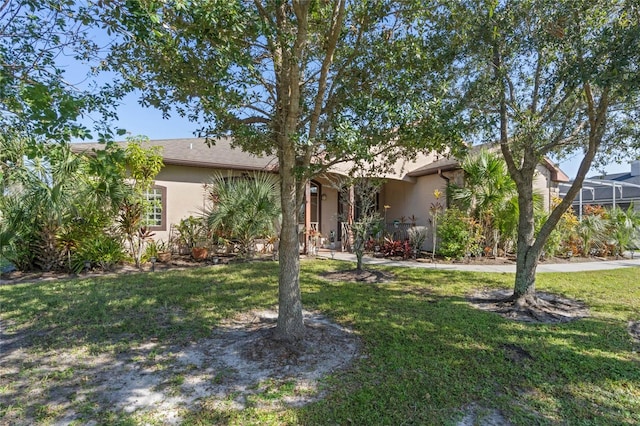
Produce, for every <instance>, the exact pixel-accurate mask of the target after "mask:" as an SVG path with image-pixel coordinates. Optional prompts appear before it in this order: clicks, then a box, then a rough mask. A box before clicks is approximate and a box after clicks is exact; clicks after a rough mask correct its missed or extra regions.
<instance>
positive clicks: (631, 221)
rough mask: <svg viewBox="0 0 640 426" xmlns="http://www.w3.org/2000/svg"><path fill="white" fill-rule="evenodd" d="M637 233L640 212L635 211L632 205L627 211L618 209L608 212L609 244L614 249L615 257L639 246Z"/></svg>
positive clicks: (639, 241) (639, 240)
mask: <svg viewBox="0 0 640 426" xmlns="http://www.w3.org/2000/svg"><path fill="white" fill-rule="evenodd" d="M639 232H640V212H637V211H635V209H634V207H633V205H630V206H629V207H628V208H627V210H623V209H621V208H619V207H616V208H613V209H611V210H609V229H608V235H609V242H610V243H611V244H612V245H613V246H614V247H615V252H614V254H615V255H616V256H622V255H623V253H624V251H625V250H628V249H633V248H637V247H639V246H640V236H639Z"/></svg>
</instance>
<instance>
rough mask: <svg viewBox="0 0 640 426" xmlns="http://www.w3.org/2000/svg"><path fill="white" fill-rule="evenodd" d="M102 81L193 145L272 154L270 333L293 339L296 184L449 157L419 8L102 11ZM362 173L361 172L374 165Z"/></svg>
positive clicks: (140, 6) (382, 4)
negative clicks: (179, 129) (190, 127)
mask: <svg viewBox="0 0 640 426" xmlns="http://www.w3.org/2000/svg"><path fill="white" fill-rule="evenodd" d="M104 5H106V7H100V8H99V9H98V13H101V14H102V16H103V18H104V20H105V22H106V25H107V26H108V27H109V28H110V29H111V30H112V31H117V32H118V34H119V35H120V37H121V41H122V42H120V43H117V44H116V45H115V46H114V50H113V54H112V57H111V61H112V63H113V64H114V65H113V69H114V70H117V71H119V72H120V73H121V75H123V76H124V77H125V78H126V79H127V80H128V82H129V83H131V84H132V85H133V86H134V87H137V88H139V89H140V90H141V92H142V98H141V100H142V103H143V104H144V105H150V106H154V107H156V108H159V109H161V110H162V111H164V113H165V114H169V112H170V110H171V108H176V110H177V111H178V112H179V113H180V114H183V115H185V116H187V117H189V118H191V119H193V120H200V121H201V122H203V123H205V125H204V126H203V128H202V129H201V133H202V135H205V136H208V137H211V138H212V139H211V141H212V142H213V141H214V140H215V139H213V138H215V137H216V136H221V135H231V136H233V140H234V143H235V145H236V146H239V147H241V148H242V149H244V150H246V151H249V152H253V153H256V154H263V153H269V154H277V156H278V160H279V168H280V170H279V176H280V194H281V210H282V221H283V223H282V230H281V234H280V266H281V267H280V290H279V291H280V305H279V306H280V310H279V319H278V327H277V330H278V332H277V334H278V336H279V337H282V338H287V339H288V338H291V337H294V338H295V337H300V336H301V335H302V333H303V325H302V309H301V307H302V305H301V301H300V291H299V259H298V249H299V248H298V224H297V214H298V211H299V206H300V204H301V203H302V200H303V195H304V185H305V183H306V181H307V179H309V178H310V177H312V176H314V175H316V174H318V173H320V172H322V171H324V170H326V169H327V168H328V167H330V166H331V165H333V164H335V163H337V162H342V161H349V160H351V161H354V162H356V163H359V164H369V165H371V164H375V165H376V167H378V168H380V167H384V166H385V165H386V166H390V165H391V164H393V162H394V160H395V159H396V158H398V157H399V156H406V157H411V156H414V155H415V154H416V153H417V152H419V151H424V150H432V149H444V148H445V147H451V146H454V147H455V145H456V142H457V141H459V138H458V137H457V129H458V126H457V123H456V120H457V119H458V117H459V115H457V114H455V110H454V106H455V104H453V103H448V102H447V101H446V99H447V98H446V96H445V95H446V93H447V91H448V89H449V88H448V85H447V74H446V73H445V72H444V71H445V70H446V66H445V65H446V64H447V61H446V55H447V54H448V52H449V46H448V44H447V43H445V42H444V41H445V39H444V38H442V37H441V36H442V34H441V33H440V32H439V29H438V28H437V27H436V26H434V25H432V20H431V16H430V11H432V10H436V5H435V3H434V4H431V3H427V4H425V3H421V4H415V3H413V2H394V1H386V0H375V1H368V2H359V1H347V0H332V1H322V2H320V1H302V0H293V1H284V2H273V1H260V0H254V1H243V2H238V1H213V0H205V1H198V2H195V1H190V0H178V1H173V2H170V3H165V2H157V1H152V0H138V1H127V2H124V1H110V2H105V3H104ZM374 160H375V161H374Z"/></svg>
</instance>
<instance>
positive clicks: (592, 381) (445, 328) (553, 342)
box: [298, 272, 640, 424]
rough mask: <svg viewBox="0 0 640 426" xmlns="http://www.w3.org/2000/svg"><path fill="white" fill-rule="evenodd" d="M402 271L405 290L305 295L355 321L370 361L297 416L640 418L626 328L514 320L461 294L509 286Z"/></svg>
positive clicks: (348, 289) (351, 286)
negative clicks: (471, 410) (491, 412)
mask: <svg viewBox="0 0 640 426" xmlns="http://www.w3.org/2000/svg"><path fill="white" fill-rule="evenodd" d="M402 275H403V274H399V277H398V280H399V281H400V282H401V283H402V284H400V285H388V284H386V285H374V286H365V285H361V284H357V283H343V284H342V285H341V287H342V288H340V290H341V291H338V290H337V287H339V286H340V285H339V284H335V285H329V286H327V285H325V287H324V289H325V290H324V291H320V292H314V293H313V294H312V295H310V297H307V301H308V302H309V299H315V300H318V301H319V303H321V304H322V306H323V308H324V309H327V310H329V311H330V312H331V315H333V316H334V317H335V318H338V319H344V320H346V321H349V322H350V323H351V325H352V327H353V328H354V329H356V330H357V331H358V332H359V333H360V334H361V335H362V338H363V341H364V345H365V347H367V348H368V354H367V359H366V360H365V361H363V362H362V363H361V365H360V366H359V368H358V369H357V370H354V371H351V372H349V373H341V374H340V376H339V377H338V378H336V379H335V381H336V383H339V386H338V385H336V386H335V388H334V389H333V392H332V393H331V394H330V396H329V397H328V398H327V399H326V400H325V401H321V402H318V403H316V404H313V405H311V406H309V407H306V408H304V409H303V410H302V412H301V413H299V414H298V415H299V416H300V418H302V419H303V421H302V422H303V423H315V422H319V423H320V424H331V423H337V424H340V423H345V422H347V421H352V422H354V423H356V424H366V423H389V424H392V423H395V422H402V421H404V422H409V423H423V424H437V423H442V422H443V421H445V422H449V421H451V420H452V419H453V418H454V417H455V413H456V412H458V413H459V414H458V416H459V417H458V418H462V416H463V414H464V408H462V407H466V406H468V405H469V404H470V403H476V404H479V405H480V406H483V407H488V408H489V409H494V408H497V409H499V410H500V411H501V412H502V413H505V415H506V416H507V417H508V418H509V419H510V420H511V421H512V422H513V423H514V424H545V423H548V424H554V423H563V422H568V421H576V422H581V421H584V422H594V423H598V424H623V423H635V422H638V421H640V414H638V413H640V400H639V399H638V398H635V399H633V398H631V399H630V397H631V395H634V394H635V395H637V394H638V393H639V392H640V371H639V369H638V368H637V367H638V357H637V356H636V355H634V354H633V353H632V352H631V346H630V342H629V336H628V335H627V333H626V330H625V324H623V323H621V322H620V321H614V320H609V319H603V318H588V319H582V320H578V321H574V322H571V323H565V324H523V323H517V322H514V321H510V320H506V319H503V318H501V317H499V316H498V315H496V314H493V313H488V312H482V311H479V310H477V309H475V308H473V307H471V306H470V305H469V303H468V302H467V300H466V298H465V297H464V296H463V294H465V293H468V291H470V290H471V289H473V288H482V287H486V286H489V287H495V286H499V285H504V281H502V280H501V279H496V280H494V279H492V278H489V277H488V276H487V275H478V274H465V275H462V274H452V273H450V272H449V273H434V272H424V273H423V275H422V282H420V281H413V284H407V283H408V282H411V281H412V280H410V279H409V280H407V279H406V278H403V276H402ZM492 277H493V276H492ZM461 279H462V280H464V281H465V282H466V290H464V291H460V292H459V293H460V295H445V294H442V292H441V291H440V287H442V286H443V285H444V284H443V283H446V282H451V281H458V280H461ZM426 282H428V283H430V284H423V283H426ZM454 285H455V283H454ZM332 294H339V296H334V297H332ZM311 302H313V300H311ZM343 389H347V391H344V390H343ZM595 404H597V406H596V405H595ZM621 407H623V408H624V409H621ZM443 411H444V412H446V413H448V415H449V416H451V417H449V419H448V420H446V419H447V414H444V415H443ZM443 419H444V420H443Z"/></svg>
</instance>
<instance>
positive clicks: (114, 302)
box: [0, 261, 640, 425]
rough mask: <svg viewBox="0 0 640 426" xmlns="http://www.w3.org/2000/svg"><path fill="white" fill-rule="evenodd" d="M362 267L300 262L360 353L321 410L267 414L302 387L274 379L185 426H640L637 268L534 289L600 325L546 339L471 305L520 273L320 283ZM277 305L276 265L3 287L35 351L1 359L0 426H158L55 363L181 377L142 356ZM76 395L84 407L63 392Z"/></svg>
mask: <svg viewBox="0 0 640 426" xmlns="http://www.w3.org/2000/svg"><path fill="white" fill-rule="evenodd" d="M351 266H352V265H349V264H344V263H339V262H331V261H314V262H304V263H303V271H302V276H301V283H302V292H303V302H304V304H305V308H307V309H317V310H320V311H322V312H323V313H324V314H326V315H328V316H329V317H331V318H332V319H333V320H334V321H336V322H339V323H341V324H344V325H348V326H349V327H351V328H352V329H353V330H355V331H356V332H357V333H358V334H359V335H360V337H361V339H362V342H363V346H364V347H363V352H364V355H365V356H364V357H363V358H362V359H360V360H359V361H358V362H357V363H356V364H355V365H354V366H353V367H352V368H351V369H349V370H347V371H340V372H336V373H335V374H334V375H333V376H332V377H329V378H327V380H326V381H325V383H324V387H325V389H324V391H325V393H326V396H325V398H323V399H322V400H320V401H318V402H315V403H312V404H310V405H307V406H305V407H302V408H289V409H282V408H274V407H281V406H279V405H272V404H269V402H271V401H273V400H276V399H280V398H285V397H287V396H289V395H291V394H292V392H293V387H292V384H291V383H290V382H287V381H284V382H281V381H276V380H265V381H264V382H263V383H261V384H260V388H259V389H258V390H259V392H258V393H257V394H256V397H255V398H256V401H255V404H250V405H249V408H247V409H245V410H242V411H237V410H235V409H234V407H233V404H231V401H232V398H231V397H230V399H229V401H230V403H229V404H228V406H226V405H220V404H213V403H211V404H210V403H209V402H208V399H207V398H206V397H203V398H202V399H201V400H200V401H199V404H197V406H194V407H191V408H190V409H189V410H186V411H185V412H184V413H182V418H183V422H184V423H185V424H192V425H205V424H219V423H225V424H243V425H244V424H406V423H409V424H455V422H456V421H458V420H460V419H462V417H463V416H464V413H463V408H464V407H468V406H469V405H471V404H473V405H474V406H477V407H481V409H484V410H486V411H490V410H498V411H499V412H500V413H501V414H502V415H503V416H504V417H505V418H507V419H508V420H509V421H511V422H512V423H513V424H519V425H520V424H523V425H527V424H531V425H538V424H557V423H565V424H566V423H571V424H585V425H589V424H593V425H596V424H638V423H640V357H639V356H638V354H637V353H636V351H637V350H638V349H639V345H638V343H634V342H633V341H632V340H631V338H630V336H629V335H628V333H627V331H626V327H627V323H628V321H630V320H633V321H638V320H640V282H639V281H638V279H637V277H638V270H637V269H622V270H614V271H602V272H589V273H579V274H540V275H538V289H540V290H544V291H548V292H554V293H558V294H561V295H563V296H565V297H571V298H579V299H581V300H583V301H585V302H586V303H587V304H588V305H589V307H590V308H591V313H592V316H591V317H590V318H587V319H583V320H579V321H575V322H571V323H567V324H555V325H543V324H524V323H516V322H511V321H508V320H505V319H503V318H501V317H499V316H498V315H496V314H491V313H487V312H482V311H479V310H476V309H474V308H472V307H471V306H470V305H469V304H468V303H467V302H466V300H465V296H466V295H467V294H469V293H470V292H471V291H473V290H475V289H478V288H498V287H510V286H511V285H512V281H513V275H510V274H479V273H461V272H449V271H438V270H426V269H393V273H394V275H395V277H396V279H395V280H394V281H392V282H389V283H382V284H363V283H355V282H333V281H328V280H324V279H322V278H321V275H322V274H323V273H325V272H327V271H333V270H337V269H348V268H350V267H351ZM276 304H277V264H274V263H254V264H244V265H233V266H224V267H223V266H217V267H211V268H203V269H193V270H188V271H175V272H167V273H155V274H137V275H128V276H121V277H117V278H100V279H78V280H71V281H64V282H53V283H51V282H50V283H35V284H19V285H12V286H3V287H0V320H1V321H2V327H1V328H0V337H1V338H2V339H3V340H5V341H7V342H9V345H14V346H15V345H18V343H11V342H12V341H13V342H15V341H18V342H20V343H19V345H21V346H26V347H27V348H28V351H27V354H28V357H27V358H26V359H24V360H23V362H21V363H20V364H11V365H5V366H4V367H2V360H3V358H4V355H3V354H0V369H2V368H4V369H5V371H3V373H4V374H1V375H0V423H2V419H3V418H5V420H6V419H9V420H10V423H18V424H20V423H21V422H22V423H24V424H28V423H32V422H34V421H36V422H40V423H42V424H48V423H56V422H63V423H64V418H62V417H61V416H62V414H61V413H63V412H65V410H68V408H69V407H71V408H72V409H73V410H74V411H75V412H76V413H78V416H79V421H78V423H81V424H84V423H87V422H89V421H92V420H93V421H95V422H97V423H98V424H126V425H129V424H131V425H135V424H158V421H157V420H155V417H154V415H153V413H140V412H137V413H136V412H134V413H125V412H117V411H114V410H113V407H112V406H110V405H108V404H106V403H104V402H103V401H102V400H101V398H100V394H99V390H100V389H99V387H98V386H97V385H96V384H95V383H93V382H92V380H91V377H85V376H84V374H83V372H84V371H85V367H86V366H85V365H68V364H69V363H68V362H66V361H67V360H65V359H56V358H55V357H56V354H57V353H58V351H60V350H62V349H64V350H65V351H67V352H70V353H75V354H77V357H76V358H74V359H75V360H78V359H81V360H82V361H83V362H85V363H88V364H92V363H93V364H95V363H99V362H100V360H102V359H105V357H113V356H115V357H120V356H122V355H124V354H127V355H128V356H129V357H130V358H131V359H134V358H135V360H136V361H137V362H140V363H143V364H144V365H145V366H147V367H148V368H149V369H160V368H170V364H171V362H170V360H166V359H161V357H159V355H158V354H157V353H156V350H155V349H150V350H148V351H146V352H145V351H142V352H141V350H140V349H139V348H141V347H143V348H144V347H145V345H146V344H149V343H150V342H155V343H156V344H158V345H160V346H170V345H186V344H188V343H190V342H194V341H197V340H199V339H201V338H204V337H207V336H208V335H209V334H210V331H211V330H212V329H213V328H215V327H216V326H217V325H218V324H219V322H220V321H221V320H222V319H224V318H228V317H231V316H233V315H234V314H235V313H237V312H242V311H248V310H251V309H268V308H270V307H273V306H275V305H276ZM16 339H17V340H16ZM14 346H7V345H6V344H4V345H3V346H2V349H3V351H5V352H6V351H10V350H14V349H15V347H14ZM155 347H157V346H154V348H155ZM7 348H8V349H7ZM43 359H47V362H46V363H45V365H47V367H46V368H43V367H42V365H41V362H40V361H41V360H43ZM75 362H76V363H77V361H75ZM181 374H182V373H180V372H177V373H176V375H174V376H173V377H172V378H171V379H170V380H169V381H168V382H167V383H165V384H164V388H165V389H168V390H169V391H170V392H169V393H170V394H173V393H175V392H180V386H181V385H182V383H183V381H184V377H183V376H182V375H181ZM226 375H227V373H225V372H220V373H219V376H216V378H215V380H226ZM18 379H19V380H18ZM71 385H74V386H76V387H77V386H79V387H80V389H82V390H83V392H82V393H80V392H75V393H65V392H64V389H65V388H66V387H70V386H71ZM250 402H251V401H250Z"/></svg>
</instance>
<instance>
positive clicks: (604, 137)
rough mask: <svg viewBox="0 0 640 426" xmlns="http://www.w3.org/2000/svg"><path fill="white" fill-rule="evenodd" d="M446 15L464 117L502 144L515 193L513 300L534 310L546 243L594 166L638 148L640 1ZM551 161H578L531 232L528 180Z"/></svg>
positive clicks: (493, 6)
mask: <svg viewBox="0 0 640 426" xmlns="http://www.w3.org/2000/svg"><path fill="white" fill-rule="evenodd" d="M449 12H450V14H451V17H452V21H453V22H455V24H454V25H455V26H456V28H455V33H456V34H455V36H454V39H456V40H458V46H460V47H461V48H460V50H459V51H458V53H459V55H460V56H459V62H458V63H459V64H460V69H461V70H462V71H463V73H464V78H462V79H461V80H460V85H459V86H458V87H459V88H460V89H461V93H462V94H464V96H465V100H466V101H467V107H468V109H467V111H468V115H467V116H468V117H469V119H470V120H471V122H472V124H473V125H474V127H475V129H477V130H478V132H477V133H476V136H481V137H482V138H483V140H485V141H492V142H493V141H498V143H499V145H500V148H501V151H502V154H503V155H504V158H505V160H506V162H507V166H508V170H509V173H510V175H511V177H512V178H513V180H514V181H515V182H516V186H517V190H518V205H519V223H518V240H517V272H516V277H515V286H514V293H513V296H512V298H511V299H512V300H513V301H514V306H515V307H517V308H519V307H531V306H535V305H537V304H538V303H539V300H538V299H537V298H536V293H535V276H536V267H537V264H538V260H539V257H540V255H541V253H542V250H543V248H544V244H545V242H546V241H547V239H548V237H549V235H550V233H551V232H552V231H553V229H554V228H555V226H556V225H557V223H558V221H559V220H560V218H561V216H562V214H563V213H564V212H565V211H566V210H567V209H568V208H569V207H570V206H571V204H572V202H573V200H574V198H575V196H576V195H577V194H578V191H580V188H581V186H582V183H583V181H584V179H585V176H586V175H587V173H588V171H589V169H590V167H591V166H592V164H595V163H597V162H602V161H606V160H607V159H609V160H610V159H612V158H616V159H620V158H624V156H625V155H627V156H631V155H632V152H634V151H635V150H637V148H638V146H639V145H640V139H638V130H639V126H638V123H639V122H640V121H639V119H640V117H639V115H640V113H639V111H640V109H639V98H640V96H639V95H640V69H639V65H638V64H640V49H638V46H640V3H638V2H637V1H625V0H611V1H610V0H606V1H600V0H574V1H547V0H527V1H504V2H498V1H490V2H486V1H465V2H459V3H456V5H455V6H451V8H450V9H449ZM548 155H555V156H556V157H558V158H561V157H563V156H564V157H566V156H575V157H577V158H580V159H581V160H580V166H579V170H578V172H577V175H576V177H575V179H574V181H573V183H572V185H571V187H570V189H569V190H568V191H567V194H566V196H565V198H564V199H563V200H562V202H561V203H560V204H558V205H557V206H556V207H555V208H554V209H553V210H552V211H551V212H550V214H549V216H548V218H547V220H546V222H545V223H544V224H543V225H542V226H541V228H540V230H539V232H538V233H536V232H535V229H536V227H535V224H534V202H533V199H534V194H533V180H534V176H535V173H536V166H537V165H538V164H539V162H540V161H541V160H542V159H543V157H545V156H548ZM594 162H595V163H594Z"/></svg>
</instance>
